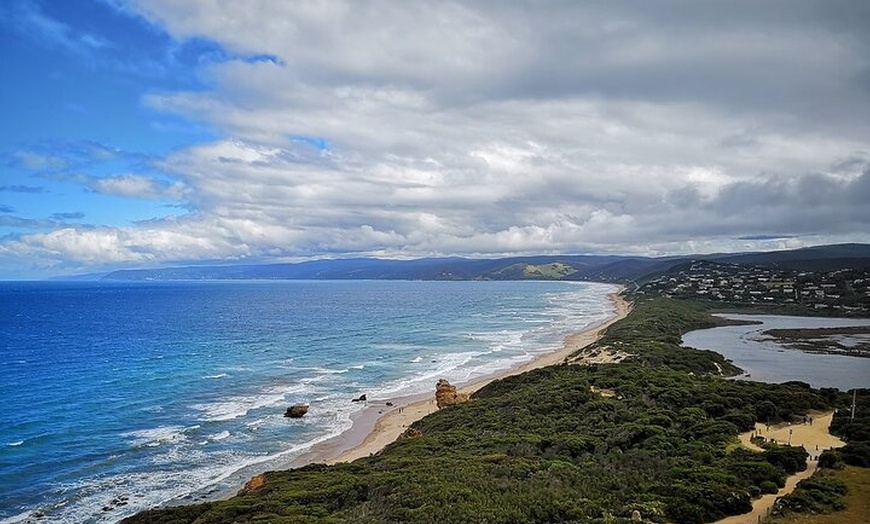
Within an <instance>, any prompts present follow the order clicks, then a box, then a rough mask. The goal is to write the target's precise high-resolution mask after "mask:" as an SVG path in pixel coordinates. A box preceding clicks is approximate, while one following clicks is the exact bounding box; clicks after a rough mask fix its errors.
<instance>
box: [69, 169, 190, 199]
mask: <svg viewBox="0 0 870 524" xmlns="http://www.w3.org/2000/svg"><path fill="white" fill-rule="evenodd" d="M53 178H54V179H56V180H62V181H65V182H73V183H76V184H81V185H83V186H85V187H87V188H89V189H91V190H92V191H96V192H97V193H103V194H106V195H116V196H122V197H129V198H141V199H145V200H173V201H178V200H182V199H183V198H184V197H185V195H186V194H187V191H188V188H187V187H186V186H185V185H184V184H182V183H180V182H172V181H167V180H163V179H158V178H153V177H149V176H143V175H135V174H124V175H114V176H105V177H98V176H89V175H57V176H54V177H53Z"/></svg>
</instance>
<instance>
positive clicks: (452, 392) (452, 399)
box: [435, 378, 468, 409]
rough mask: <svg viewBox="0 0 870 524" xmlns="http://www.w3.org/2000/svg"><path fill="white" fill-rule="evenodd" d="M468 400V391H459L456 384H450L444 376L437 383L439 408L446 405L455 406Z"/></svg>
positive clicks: (436, 393)
mask: <svg viewBox="0 0 870 524" xmlns="http://www.w3.org/2000/svg"><path fill="white" fill-rule="evenodd" d="M467 401H468V393H458V392H457V391H456V386H453V385H451V384H450V382H448V381H447V379H445V378H442V379H441V380H439V381H438V383H437V384H435V404H436V405H437V406H438V409H441V408H443V407H445V406H453V405H454V404H462V403H463V402H467Z"/></svg>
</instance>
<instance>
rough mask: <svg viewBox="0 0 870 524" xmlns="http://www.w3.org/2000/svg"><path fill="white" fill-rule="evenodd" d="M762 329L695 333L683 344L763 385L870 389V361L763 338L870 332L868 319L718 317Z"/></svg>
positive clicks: (686, 337)
mask: <svg viewBox="0 0 870 524" xmlns="http://www.w3.org/2000/svg"><path fill="white" fill-rule="evenodd" d="M719 316H722V317H724V318H728V319H733V320H741V321H751V322H761V324H752V325H740V326H723V327H717V328H712V329H703V330H698V331H691V332H689V333H686V334H685V335H684V336H683V344H684V345H686V346H690V347H694V348H698V349H712V350H714V351H716V352H718V353H721V354H722V355H724V356H725V358H728V359H730V360H732V361H733V362H734V364H735V365H737V366H738V367H740V368H742V369H743V370H744V371H745V372H746V373H747V374H746V375H744V376H743V377H742V378H746V379H750V380H757V381H761V382H773V383H776V382H787V381H790V380H799V381H801V382H806V383H807V384H810V385H811V386H813V387H819V388H820V387H835V388H838V389H842V390H848V389H850V388H866V387H870V358H862V357H852V356H845V355H829V354H820V353H808V352H804V351H799V350H795V349H790V348H787V347H785V346H782V345H780V344H777V343H776V342H775V341H773V340H772V339H771V337H769V336H766V335H763V334H762V333H763V332H764V331H767V330H769V329H789V328H830V327H844V326H868V325H870V319H866V318H864V319H847V318H824V317H793V316H782V315H742V314H727V315H719Z"/></svg>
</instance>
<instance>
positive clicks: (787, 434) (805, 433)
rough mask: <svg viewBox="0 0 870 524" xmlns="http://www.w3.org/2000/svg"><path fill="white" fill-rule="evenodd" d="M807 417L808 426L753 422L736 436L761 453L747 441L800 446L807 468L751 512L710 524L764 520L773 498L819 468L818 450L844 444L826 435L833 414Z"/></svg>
mask: <svg viewBox="0 0 870 524" xmlns="http://www.w3.org/2000/svg"><path fill="white" fill-rule="evenodd" d="M809 416H810V417H812V419H811V420H812V423H804V424H778V425H776V426H768V425H765V424H761V423H757V424H755V429H754V430H753V431H747V432H746V433H742V434H740V442H741V443H742V444H743V445H744V446H746V447H747V448H749V449H754V450H756V451H762V449H761V448H760V447H758V446H756V445H755V444H753V443H752V442H750V439H751V438H752V437H753V436H754V435H758V436H761V437H764V438H766V439H768V440H773V441H775V442H778V443H779V444H791V445H792V446H803V448H804V449H805V450H807V453H809V454H810V456H809V460H807V469H806V470H805V471H800V472H798V473H797V474H795V475H792V476H791V477H789V478H788V479H786V482H785V487H784V488H782V489H780V490H779V491H778V492H776V494H770V495H764V496H762V497H761V498H759V499H757V500H755V502H753V504H752V511H751V512H749V513H744V514H743V515H734V516H731V517H728V518H724V519H722V520H718V521H716V522H714V523H713V524H758V523H759V522H763V521H764V518H765V517H767V516H768V515H770V510H771V509H772V508H773V505H774V503H775V502H776V499H778V498H779V497H783V496H785V495H788V494H789V493H791V492H792V491H794V489H795V487H796V486H797V484H798V482H800V481H802V480H803V479H805V478H809V477H810V476H812V474H813V473H815V472H816V469H818V465H819V462H818V460H819V455H821V453H822V451H825V450H827V449H832V448H839V447H841V446H844V445H845V442H843V441H842V440H840V439H838V438H837V437H835V436H833V435H831V434H830V433H828V428H829V427H830V425H831V419H832V418H833V417H834V413H833V412H828V413H810V415H809Z"/></svg>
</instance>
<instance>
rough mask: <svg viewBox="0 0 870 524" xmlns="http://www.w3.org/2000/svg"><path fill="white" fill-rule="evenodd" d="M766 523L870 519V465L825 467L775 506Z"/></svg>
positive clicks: (815, 523)
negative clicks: (771, 515)
mask: <svg viewBox="0 0 870 524" xmlns="http://www.w3.org/2000/svg"><path fill="white" fill-rule="evenodd" d="M772 514H773V517H771V518H770V519H768V520H765V523H769V524H797V523H800V524H842V523H852V522H870V469H868V468H859V467H854V466H846V467H840V468H836V469H826V470H824V471H821V472H819V473H816V474H815V475H813V476H812V477H811V478H809V479H807V480H804V481H802V482H801V483H800V484H798V487H797V489H796V490H795V491H794V492H793V493H792V494H791V495H788V496H787V497H784V498H783V499H782V500H781V501H780V503H779V504H777V505H776V506H775V507H774V510H773V512H772Z"/></svg>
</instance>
